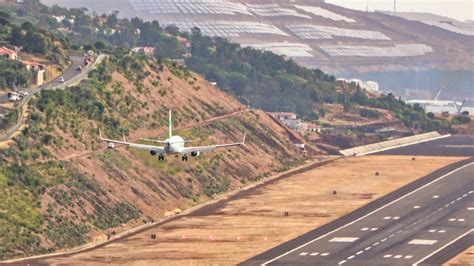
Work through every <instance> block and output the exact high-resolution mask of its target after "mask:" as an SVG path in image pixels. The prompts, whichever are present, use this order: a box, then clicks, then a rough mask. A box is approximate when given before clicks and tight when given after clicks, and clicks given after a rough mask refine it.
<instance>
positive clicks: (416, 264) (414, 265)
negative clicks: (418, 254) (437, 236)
mask: <svg viewBox="0 0 474 266" xmlns="http://www.w3.org/2000/svg"><path fill="white" fill-rule="evenodd" d="M473 231H474V229H471V230H469V231H467V232H466V233H464V234H462V235H460V236H458V237H457V238H456V239H454V240H453V241H451V242H449V243H448V244H446V245H444V246H442V247H440V248H439V249H437V250H435V251H433V252H432V253H431V254H429V255H428V256H426V257H424V258H422V259H421V260H419V261H417V262H415V263H414V264H413V266H418V264H420V263H422V262H423V261H425V260H426V259H428V258H429V257H431V256H433V255H434V254H436V253H438V252H440V251H441V250H443V249H445V248H446V247H447V246H450V245H452V244H453V243H456V241H458V240H459V239H461V238H463V237H464V236H466V235H468V234H470V233H471V232H473Z"/></svg>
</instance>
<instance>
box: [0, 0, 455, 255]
mask: <svg viewBox="0 0 474 266" xmlns="http://www.w3.org/2000/svg"><path fill="white" fill-rule="evenodd" d="M35 4H37V5H35ZM15 5H16V4H14V6H15ZM0 7H3V6H0ZM9 7H10V6H9ZM22 8H25V9H24V10H23V9H22ZM57 9H58V8H57V7H54V8H51V9H48V8H47V7H44V6H41V5H39V4H38V1H34V0H29V1H25V5H24V6H21V7H20V8H19V9H14V8H12V9H11V10H16V13H15V12H13V11H11V10H8V11H9V12H11V13H12V14H16V15H12V17H13V21H17V20H20V18H21V20H24V19H30V18H31V19H32V20H35V21H36V20H37V21H38V25H39V26H38V27H42V28H43V30H45V29H51V32H54V34H57V35H58V36H62V38H64V39H63V41H64V43H67V44H68V47H70V49H71V50H74V51H76V52H88V51H89V50H93V51H95V52H99V53H101V52H107V53H109V54H110V57H109V58H108V59H107V60H106V61H104V62H102V63H101V64H100V65H99V66H98V67H97V68H96V69H95V70H93V71H92V72H90V73H89V76H88V79H87V80H85V81H82V82H81V83H80V84H79V85H77V86H73V87H70V88H67V89H65V90H43V91H42V92H41V94H39V95H36V96H34V97H33V98H32V100H31V101H30V102H29V109H28V118H27V122H26V126H25V127H24V129H23V130H22V131H21V132H20V133H19V134H18V135H17V136H16V137H15V138H14V139H13V143H12V144H11V145H10V146H9V148H8V149H3V150H1V151H0V155H1V158H2V159H1V160H0V241H1V242H2V243H6V244H5V245H2V246H1V247H0V258H2V259H5V258H12V257H23V256H28V255H32V254H38V253H46V252H51V251H54V250H58V249H65V248H71V247H75V246H78V245H81V244H84V243H87V242H89V241H92V240H94V239H104V238H107V236H110V235H113V234H116V233H118V232H121V231H123V230H126V229H128V228H131V227H134V226H137V225H141V224H144V223H147V222H149V221H153V220H157V219H159V218H161V217H164V216H167V215H169V214H172V213H175V212H179V211H180V210H182V209H185V208H188V207H190V206H193V205H195V204H197V203H200V202H203V201H206V200H207V199H209V198H212V197H214V196H215V195H218V194H221V193H223V192H225V191H228V190H231V189H237V188H239V187H240V186H242V185H243V184H246V183H249V182H254V181H257V180H260V179H262V178H265V177H267V176H269V175H271V174H272V173H275V172H281V171H284V170H287V169H289V168H291V167H294V166H296V165H298V164H301V163H302V162H304V160H305V159H306V158H305V157H304V156H303V155H302V154H301V152H300V151H299V150H297V149H296V148H295V146H294V144H293V143H291V142H290V141H289V140H288V139H289V137H288V135H289V134H290V133H292V132H290V131H289V129H288V128H285V127H283V126H281V125H280V123H278V122H276V121H275V120H273V119H271V118H270V117H269V116H267V114H266V113H265V112H264V111H261V110H259V109H255V108H262V109H263V110H265V111H273V110H276V111H281V110H282V109H284V108H287V109H288V108H289V109H290V111H295V112H298V114H299V115H300V116H302V117H304V118H305V119H308V120H311V121H316V122H317V121H318V120H320V121H319V122H318V123H321V124H326V123H328V124H329V125H328V126H339V125H340V124H347V123H351V121H355V122H358V123H359V124H362V125H367V124H371V123H375V122H376V123H386V122H397V123H399V124H400V125H401V126H402V127H403V129H406V130H409V132H408V134H410V133H416V132H422V131H430V130H443V131H446V132H448V131H450V130H451V124H450V121H448V120H447V119H445V118H442V117H434V116H432V117H430V116H428V115H427V114H425V113H424V111H423V110H422V109H421V108H419V107H417V108H412V107H410V106H408V105H406V104H405V103H404V102H403V101H401V99H398V98H396V97H395V96H393V95H392V94H387V95H380V96H378V95H377V96H376V95H369V94H368V93H367V92H365V91H364V90H362V89H361V88H360V87H359V86H358V85H357V84H355V83H351V84H348V85H347V84H345V83H340V82H336V81H335V77H333V76H330V75H327V74H325V73H323V72H322V71H320V70H312V69H307V68H304V67H302V66H300V65H298V64H296V63H295V62H294V61H291V60H286V59H285V58H284V57H282V56H278V55H276V54H273V53H271V52H262V51H259V50H255V49H251V48H241V47H239V45H236V44H235V43H231V42H229V41H227V40H225V39H222V38H209V37H206V36H204V35H202V34H201V32H200V30H198V29H194V30H193V32H192V34H185V33H181V32H179V31H177V30H176V29H173V28H171V29H170V28H167V29H163V28H161V26H160V25H159V24H158V23H156V22H151V23H149V22H143V21H141V20H139V19H135V20H133V23H132V21H130V20H126V19H117V17H115V15H113V14H112V15H110V16H105V17H103V16H89V15H87V14H85V13H84V11H83V10H75V9H71V10H63V9H59V11H58V12H65V13H66V14H68V15H71V14H74V15H72V16H74V17H75V18H76V20H75V21H74V25H68V28H67V29H66V30H67V31H69V32H68V33H67V34H65V35H63V34H62V33H61V28H59V27H60V26H59V25H58V23H57V21H56V20H54V21H53V20H51V19H50V18H52V17H53V16H52V15H51V14H52V13H54V12H56V11H57ZM20 10H23V11H24V12H25V13H26V14H27V15H24V14H23V13H21V12H23V11H20ZM19 12H20V13H21V14H22V15H23V16H19V15H18V13H19ZM19 17H20V18H19ZM63 22H64V20H63V21H62V22H61V23H63ZM15 23H17V22H15ZM69 23H70V24H71V22H69ZM64 24H67V22H64ZM96 24H97V27H101V29H103V31H98V32H95V31H94V30H93V29H94V27H96ZM54 25H55V26H54ZM61 25H62V24H61ZM63 26H65V25H63ZM135 27H138V28H135ZM53 29H54V30H53ZM116 29H119V30H120V31H121V32H122V33H117V32H118V31H117V30H116ZM137 29H138V30H139V31H137ZM62 30H64V28H63V29H62ZM112 30H115V33H114V34H108V32H110V31H112ZM133 30H135V33H133V34H127V32H128V33H131V32H133ZM45 31H48V32H49V30H45ZM93 32H95V33H93ZM104 32H105V33H104ZM51 34H53V33H51ZM68 37H71V39H68ZM183 42H184V43H185V44H182V43H183ZM139 45H142V46H153V48H154V49H155V52H154V53H152V54H148V55H144V54H142V53H134V52H132V51H131V50H130V49H129V48H130V47H135V46H139ZM176 55H177V56H178V60H172V59H170V58H173V59H176V58H175V57H174V56H176ZM183 59H184V60H183ZM183 64H184V65H187V66H188V67H189V68H188V67H185V66H183ZM206 80H208V81H212V82H213V83H212V84H216V85H212V84H211V83H209V82H208V81H206ZM214 82H215V83H214ZM237 99H239V100H240V101H242V102H245V104H249V105H251V106H252V109H250V110H249V109H247V108H248V107H247V106H244V105H243V104H241V103H240V102H239V101H238V100H237ZM168 110H172V112H173V118H174V125H175V127H176V128H175V131H174V133H176V134H179V135H181V136H183V137H184V138H185V139H191V140H193V139H196V140H197V143H196V144H202V145H206V144H210V143H227V142H236V141H240V140H241V138H242V136H243V135H244V133H247V135H248V138H247V145H246V146H245V147H239V148H234V149H229V150H224V151H219V152H216V153H211V154H205V155H203V156H202V157H198V158H191V160H190V162H188V163H183V162H181V160H180V159H179V158H167V162H159V161H158V159H157V158H156V157H153V156H151V155H150V154H149V153H148V152H145V151H136V150H128V149H125V148H123V147H122V148H117V149H116V150H115V151H110V150H106V149H105V148H106V145H105V144H104V143H99V141H98V129H99V128H100V129H101V130H102V132H103V134H104V135H106V136H107V137H109V138H115V139H121V138H122V137H125V138H127V139H128V140H133V141H140V140H139V139H141V138H148V139H162V138H163V137H164V136H165V132H166V129H165V128H166V125H167V122H166V121H167V112H168ZM325 126H326V125H325ZM343 131H345V133H342V136H341V135H339V134H338V135H332V134H331V132H329V133H322V134H321V135H322V136H317V138H318V140H316V141H314V142H315V143H316V144H317V145H319V146H318V147H320V148H321V149H323V150H328V151H329V152H334V151H336V152H337V147H327V143H329V144H334V146H339V147H341V146H342V145H339V143H341V141H340V139H342V140H343V143H344V144H345V145H346V144H347V145H353V144H357V143H359V142H365V141H377V140H378V137H372V138H370V139H365V135H364V134H365V133H364V132H361V133H357V135H355V134H352V133H351V135H350V136H348V137H347V136H345V135H344V134H346V133H347V130H345V129H344V130H343ZM314 134H316V133H314ZM347 138H350V141H346V139H347ZM300 139H302V137H301V136H300ZM321 139H322V140H323V143H321V142H320V140H321ZM326 140H327V141H326ZM324 141H326V142H327V143H325V142H324ZM325 145H326V146H325ZM314 150H315V153H316V154H317V155H325V154H326V153H325V152H324V151H320V150H318V148H314Z"/></svg>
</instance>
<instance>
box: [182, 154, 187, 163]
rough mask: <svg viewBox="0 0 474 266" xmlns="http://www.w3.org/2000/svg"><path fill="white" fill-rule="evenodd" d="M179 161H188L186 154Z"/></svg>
mask: <svg viewBox="0 0 474 266" xmlns="http://www.w3.org/2000/svg"><path fill="white" fill-rule="evenodd" d="M181 161H183V162H187V161H188V156H187V155H186V154H185V155H183V157H182V158H181Z"/></svg>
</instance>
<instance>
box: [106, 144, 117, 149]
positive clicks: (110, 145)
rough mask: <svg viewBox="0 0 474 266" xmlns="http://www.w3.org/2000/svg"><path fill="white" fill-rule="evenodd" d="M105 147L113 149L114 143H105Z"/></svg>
mask: <svg viewBox="0 0 474 266" xmlns="http://www.w3.org/2000/svg"><path fill="white" fill-rule="evenodd" d="M107 149H109V150H113V149H115V144H113V143H109V144H107Z"/></svg>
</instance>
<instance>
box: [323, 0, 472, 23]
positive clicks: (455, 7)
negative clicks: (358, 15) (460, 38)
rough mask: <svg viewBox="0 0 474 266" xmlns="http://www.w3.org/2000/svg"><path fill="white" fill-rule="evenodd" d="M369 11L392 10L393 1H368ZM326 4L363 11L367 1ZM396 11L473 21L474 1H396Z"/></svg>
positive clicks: (340, 0)
mask: <svg viewBox="0 0 474 266" xmlns="http://www.w3.org/2000/svg"><path fill="white" fill-rule="evenodd" d="M368 1H369V10H370V11H373V10H390V11H392V10H393V0H368ZM326 2H327V3H331V4H336V5H341V6H344V7H347V8H353V9H359V10H365V8H366V5H367V0H326ZM397 11H407V12H427V13H434V14H437V15H442V16H447V17H451V18H454V19H457V20H461V21H463V20H474V0H397Z"/></svg>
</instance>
